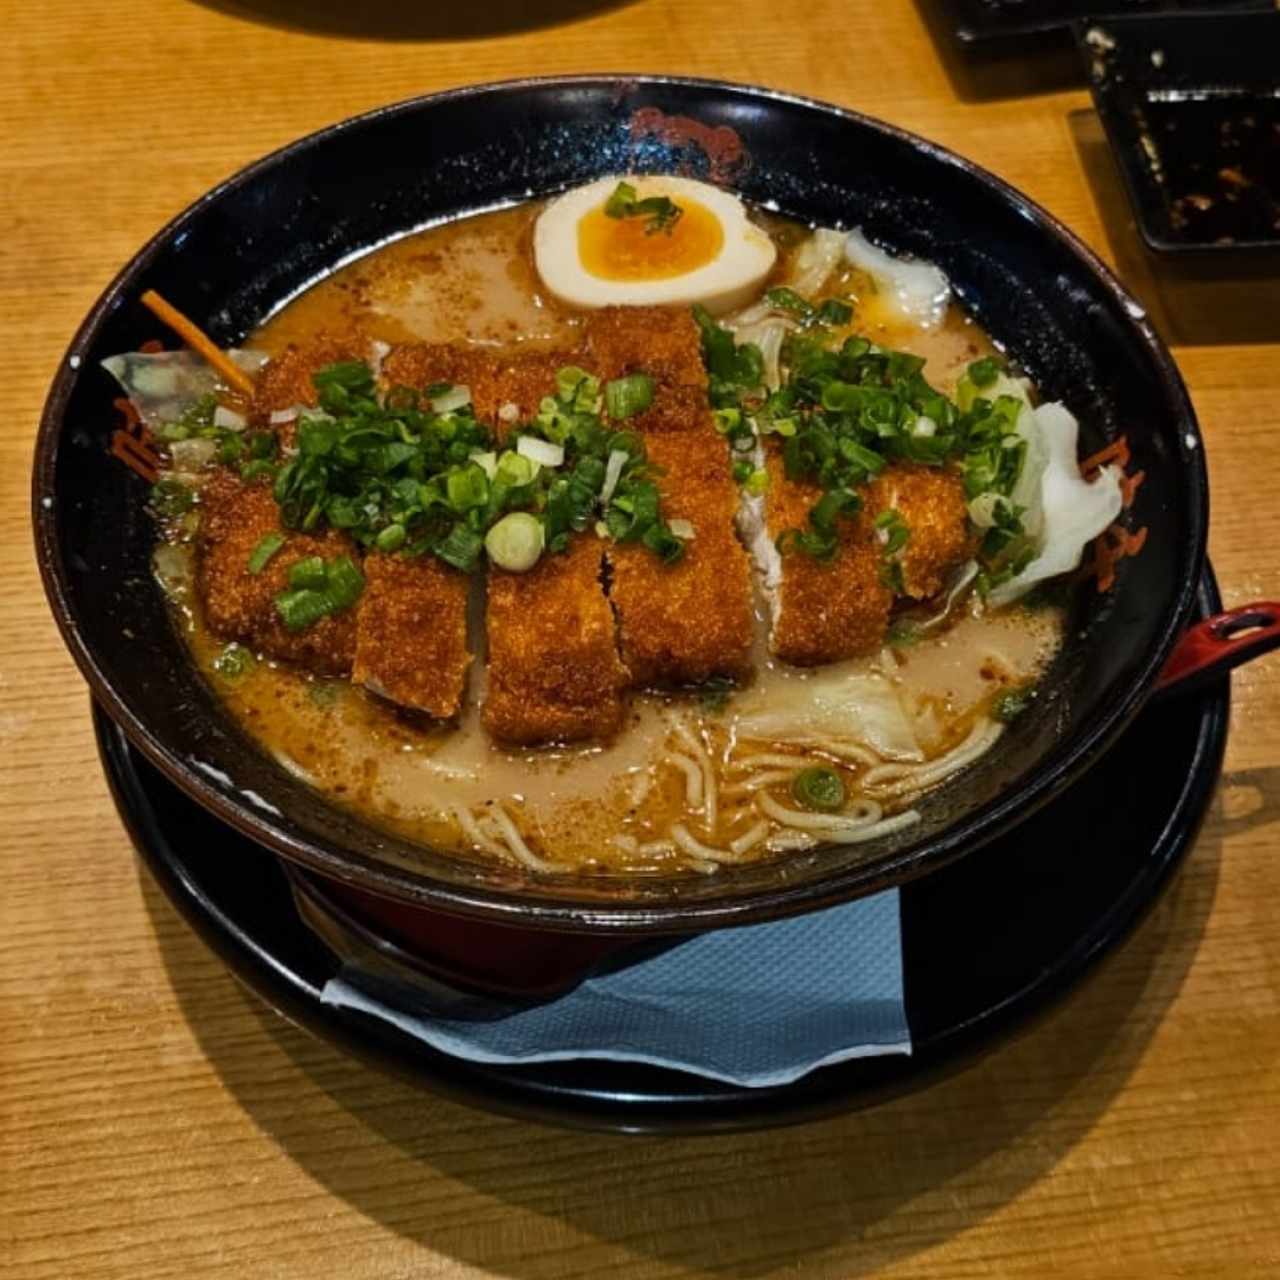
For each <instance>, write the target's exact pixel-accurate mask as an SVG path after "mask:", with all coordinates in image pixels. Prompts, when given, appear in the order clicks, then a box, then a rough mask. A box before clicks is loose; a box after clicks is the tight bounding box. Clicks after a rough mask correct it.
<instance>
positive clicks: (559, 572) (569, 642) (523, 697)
mask: <svg viewBox="0 0 1280 1280" xmlns="http://www.w3.org/2000/svg"><path fill="white" fill-rule="evenodd" d="M603 554H604V552H603V543H602V542H601V540H600V539H598V538H596V537H593V536H592V535H590V534H586V535H580V536H578V537H576V538H574V539H573V540H572V541H571V542H570V544H569V549H568V550H567V551H566V552H564V553H563V554H560V555H544V556H543V557H542V559H541V560H540V561H539V562H538V563H537V564H536V565H535V566H534V567H533V568H532V569H530V570H529V572H528V573H506V572H504V571H503V570H501V569H497V568H493V567H491V568H490V570H489V582H488V586H489V595H488V602H487V606H486V611H485V622H486V627H487V630H488V637H489V655H488V677H489V687H488V692H487V694H486V697H485V703H484V707H483V710H482V720H483V723H484V726H485V728H486V729H487V730H488V731H489V732H490V733H491V734H492V735H493V736H494V737H495V738H498V739H500V740H501V741H503V742H510V743H515V744H520V745H526V746H533V745H536V744H538V743H544V742H581V741H584V740H586V739H591V738H602V739H603V738H610V737H612V736H613V735H614V734H615V733H616V732H617V731H618V729H619V728H620V727H621V725H622V721H623V718H624V716H625V714H626V703H625V701H624V699H623V691H624V690H625V688H626V686H627V684H628V682H629V673H628V671H627V669H626V667H625V666H623V664H622V662H621V660H620V659H619V657H618V649H617V643H616V640H615V637H614V624H613V612H612V610H611V609H610V608H609V602H608V601H607V600H606V599H605V595H604V589H603V587H602V586H601V584H600V572H601V566H602V560H603Z"/></svg>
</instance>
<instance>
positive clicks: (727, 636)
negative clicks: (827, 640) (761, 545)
mask: <svg viewBox="0 0 1280 1280" xmlns="http://www.w3.org/2000/svg"><path fill="white" fill-rule="evenodd" d="M701 413H702V418H703V420H704V422H705V428H704V429H703V430H696V429H695V430H690V431H686V432H683V433H680V434H663V435H652V436H648V437H646V440H645V444H646V446H647V448H648V453H649V460H650V462H652V463H654V464H655V465H656V466H658V467H660V468H662V469H663V470H664V472H665V474H663V475H661V476H659V477H658V479H657V485H658V490H659V492H660V494H661V495H662V509H663V515H664V516H665V518H666V519H667V520H668V521H671V520H687V521H689V523H690V524H691V525H692V526H693V530H694V536H693V537H692V538H691V539H689V540H688V541H687V542H686V543H685V551H684V555H683V557H682V558H681V559H680V560H678V561H677V562H676V563H675V564H673V565H666V564H663V563H662V562H661V561H660V560H659V559H658V558H657V556H655V555H654V554H653V552H651V551H649V550H648V549H647V548H645V547H643V546H638V545H634V544H633V545H618V544H610V545H609V547H608V550H607V553H606V555H607V559H608V562H609V568H610V574H611V582H610V586H609V598H610V600H611V601H612V603H613V607H614V610H615V612H616V613H617V616H618V629H619V634H620V638H621V643H622V658H623V661H624V662H625V663H626V664H627V666H628V667H629V668H630V669H631V674H632V678H633V680H634V682H635V683H636V684H637V685H654V684H661V685H689V684H699V683H701V682H703V681H705V680H708V679H710V678H711V677H712V676H728V677H730V678H733V679H741V678H742V677H744V676H746V675H747V674H748V673H749V671H750V669H751V631H752V613H751V568H750V562H749V560H748V557H747V554H746V552H745V551H744V550H743V549H742V546H741V545H740V544H739V542H738V539H737V537H736V536H735V534H734V531H733V517H734V512H735V511H736V509H737V505H738V490H737V486H736V485H735V484H734V482H733V476H732V473H731V471H730V465H729V456H728V450H727V449H726V448H725V444H724V441H723V440H722V439H721V438H720V437H719V436H718V435H717V434H716V432H715V430H714V429H713V428H712V427H711V425H710V422H709V420H708V415H707V410H706V408H705V407H704V408H703V409H702V411H701Z"/></svg>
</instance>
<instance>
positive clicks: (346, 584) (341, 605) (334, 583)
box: [325, 556, 364, 609]
mask: <svg viewBox="0 0 1280 1280" xmlns="http://www.w3.org/2000/svg"><path fill="white" fill-rule="evenodd" d="M327 577H328V582H327V585H326V587H325V590H326V591H327V592H328V594H329V598H330V599H331V600H332V601H333V603H334V607H335V609H349V608H350V607H351V606H352V605H353V604H355V602H356V601H357V600H359V599H360V596H361V595H362V594H363V592H364V574H363V573H361V572H360V570H359V569H358V568H357V567H356V562H355V561H354V560H352V558H351V557H350V556H338V558H337V559H336V560H333V561H331V562H330V564H329V570H328V575H327Z"/></svg>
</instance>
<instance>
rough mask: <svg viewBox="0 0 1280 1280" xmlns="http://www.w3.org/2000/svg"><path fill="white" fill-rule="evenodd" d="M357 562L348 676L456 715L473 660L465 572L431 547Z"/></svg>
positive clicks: (438, 713)
mask: <svg viewBox="0 0 1280 1280" xmlns="http://www.w3.org/2000/svg"><path fill="white" fill-rule="evenodd" d="M363 567H364V576H365V589H364V594H363V595H362V596H361V597H360V603H359V605H358V607H357V613H356V651H355V663H354V666H353V668H352V671H351V678H352V679H353V680H354V681H355V682H356V683H357V684H362V685H364V686H365V687H366V688H367V689H370V690H372V691H373V692H374V693H376V694H379V695H380V696H382V697H384V698H387V699H388V700H389V701H391V702H396V703H399V704H400V705H401V706H405V707H413V708H414V709H415V710H418V711H425V712H426V713H427V714H428V715H431V716H435V717H436V718H437V719H440V720H446V719H449V718H450V717H452V716H455V715H457V714H458V709H459V708H460V706H461V705H462V695H463V692H464V690H465V687H466V681H467V667H468V665H469V664H470V662H471V655H470V654H469V653H468V652H467V592H468V590H469V586H470V580H469V579H468V577H467V575H466V574H464V573H459V572H458V571H457V570H456V569H451V568H450V567H449V566H448V565H446V564H444V563H443V562H442V561H440V560H437V559H436V557H435V556H432V555H425V556H417V557H413V558H409V557H406V556H400V555H383V554H381V553H380V552H374V553H372V554H370V555H368V556H366V557H365V561H364V566H363Z"/></svg>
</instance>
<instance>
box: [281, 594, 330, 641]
mask: <svg viewBox="0 0 1280 1280" xmlns="http://www.w3.org/2000/svg"><path fill="white" fill-rule="evenodd" d="M276 612H277V613H279V615H280V620H281V621H282V622H283V623H284V625H285V627H286V628H288V630H290V631H305V630H306V629H307V627H309V626H311V625H312V624H313V623H316V622H319V621H320V619H321V618H323V617H325V616H327V615H328V614H330V613H332V612H333V601H331V600H330V599H329V597H328V596H327V595H326V594H325V593H324V592H323V591H314V590H312V589H311V588H310V587H303V588H302V589H301V590H298V591H282V592H281V593H280V594H279V595H278V596H276Z"/></svg>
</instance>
